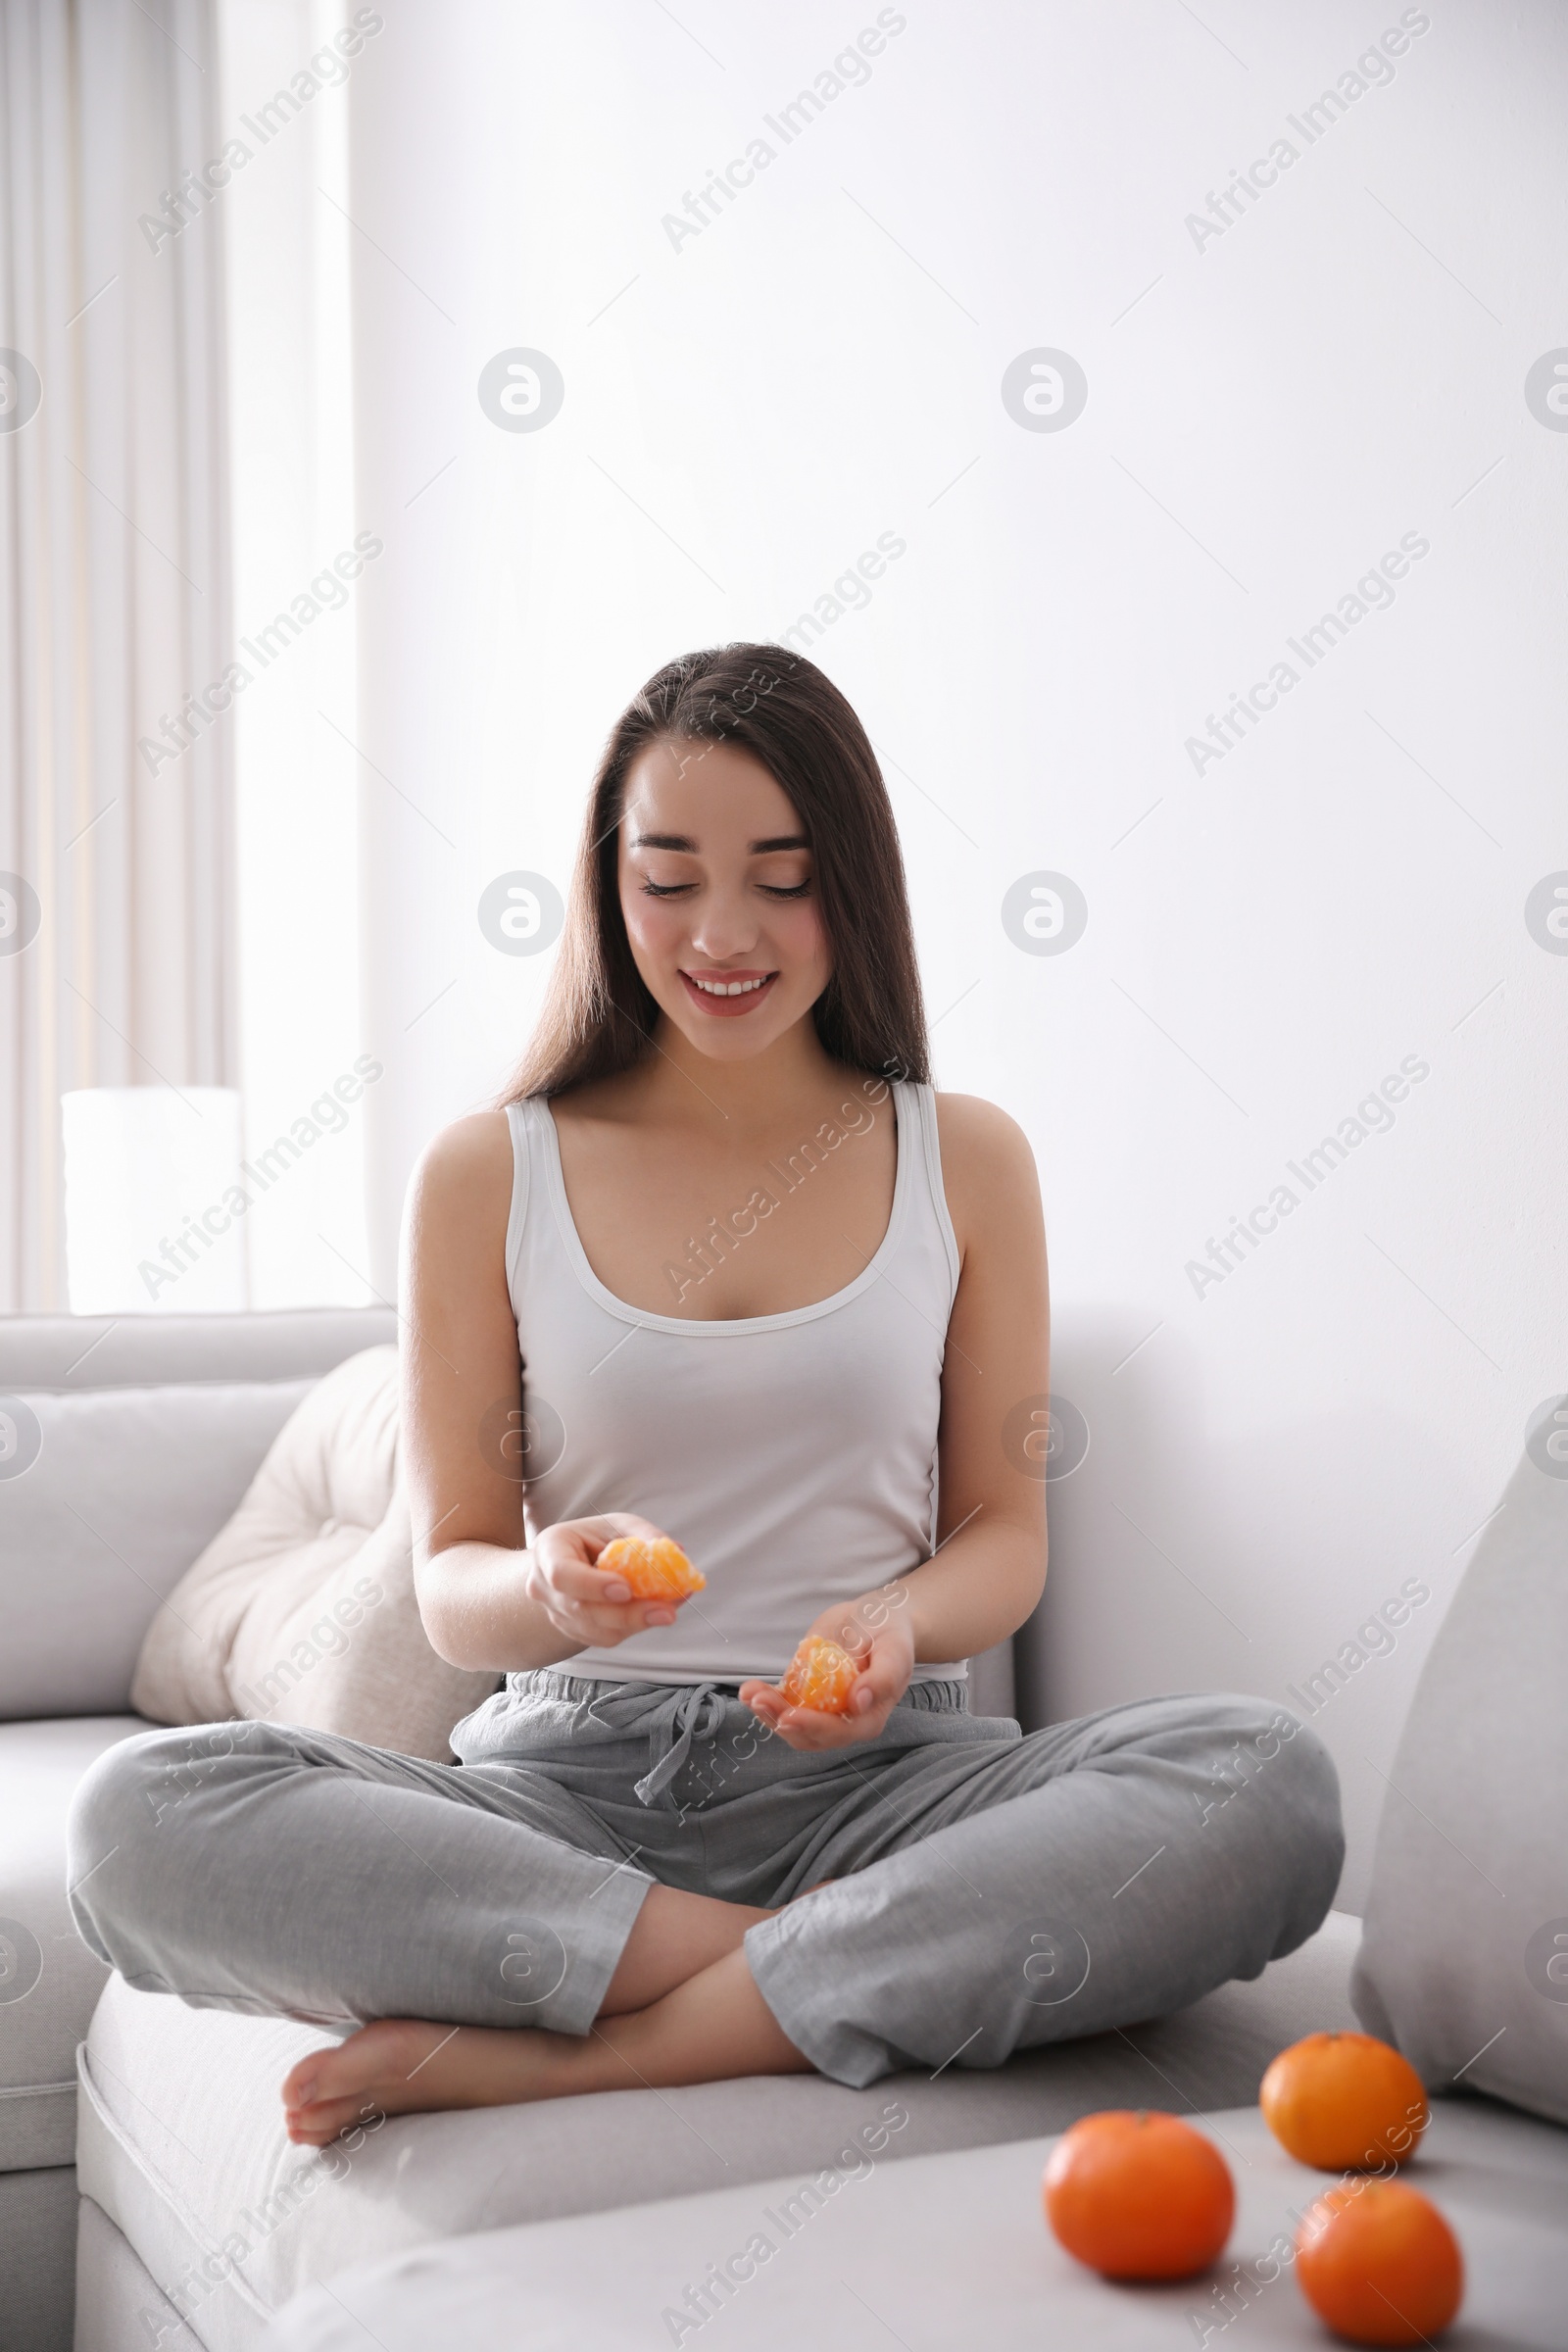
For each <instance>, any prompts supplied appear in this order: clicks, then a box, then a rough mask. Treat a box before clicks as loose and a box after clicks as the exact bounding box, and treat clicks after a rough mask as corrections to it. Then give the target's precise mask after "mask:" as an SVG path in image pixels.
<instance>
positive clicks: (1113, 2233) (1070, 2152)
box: [1042, 2107, 1236, 2278]
mask: <svg viewBox="0 0 1568 2352" xmlns="http://www.w3.org/2000/svg"><path fill="white" fill-rule="evenodd" d="M1042 2193H1043V2196H1044V2200H1045V2207H1046V2219H1047V2221H1048V2222H1049V2223H1050V2224H1051V2227H1052V2229H1054V2231H1055V2233H1056V2236H1057V2237H1058V2238H1059V2239H1060V2241H1061V2243H1062V2244H1063V2245H1064V2246H1065V2247H1066V2249H1067V2251H1068V2253H1069V2254H1071V2255H1073V2256H1075V2257H1076V2259H1077V2260H1078V2261H1079V2262H1082V2263H1085V2264H1087V2265H1088V2267H1089V2269H1090V2270H1092V2271H1099V2272H1100V2273H1101V2275H1102V2277H1103V2278H1194V2277H1196V2275H1197V2274H1198V2272H1200V2271H1206V2270H1207V2268H1208V2266H1209V2264H1210V2263H1211V2262H1212V2261H1213V2260H1214V2258H1215V2256H1216V2255H1217V2254H1218V2253H1219V2251H1220V2249H1221V2247H1222V2246H1223V2245H1224V2243H1225V2240H1226V2239H1227V2238H1228V2237H1229V2235H1230V2233H1231V2224H1232V2222H1233V2221H1234V2220H1235V2218H1236V2189H1235V2185H1234V2183H1233V2182H1232V2180H1231V2175H1230V2167H1229V2165H1228V2164H1227V2163H1226V2162H1225V2159H1224V2157H1223V2156H1222V2155H1221V2154H1220V2152H1219V2150H1218V2148H1216V2147H1215V2145H1214V2143H1213V2141H1212V2140H1211V2139H1205V2138H1204V2136H1203V2134H1202V2132H1201V2131H1194V2130H1193V2128H1192V2126H1191V2124H1184V2123H1183V2122H1182V2121H1181V2119H1180V2118H1179V2117H1178V2116H1174V2115H1161V2114H1158V2113H1154V2112H1150V2111H1147V2110H1146V2111H1144V2112H1141V2113H1136V2114H1135V2113H1133V2112H1131V2111H1129V2110H1127V2109H1125V2108H1116V2107H1111V2108H1106V2109H1105V2110H1104V2112H1103V2114H1100V2115H1086V2116H1084V2117H1083V2118H1082V2120H1081V2121H1080V2122H1078V2123H1076V2124H1074V2125H1073V2127H1072V2129H1071V2131H1064V2132H1063V2133H1062V2135H1061V2137H1060V2139H1058V2140H1057V2142H1056V2144H1055V2146H1054V2148H1053V2150H1052V2152H1051V2161H1050V2163H1049V2164H1048V2165H1047V2166H1046V2177H1045V2180H1044V2182H1043V2184H1042Z"/></svg>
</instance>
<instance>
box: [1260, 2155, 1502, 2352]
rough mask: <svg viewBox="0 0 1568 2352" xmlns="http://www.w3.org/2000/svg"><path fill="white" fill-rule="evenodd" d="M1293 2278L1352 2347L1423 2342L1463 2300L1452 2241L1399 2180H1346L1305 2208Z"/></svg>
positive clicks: (1423, 2200)
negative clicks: (1294, 2277) (1298, 2280)
mask: <svg viewBox="0 0 1568 2352" xmlns="http://www.w3.org/2000/svg"><path fill="white" fill-rule="evenodd" d="M1296 2275H1297V2277H1298V2278H1299V2279H1300V2281H1301V2292H1302V2293H1303V2294H1304V2295H1305V2297H1306V2299H1307V2301H1308V2302H1309V2303H1310V2304H1311V2306H1312V2309H1313V2310H1314V2311H1315V2312H1316V2313H1317V2315H1318V2318H1319V2319H1320V2320H1323V2321H1326V2323H1327V2324H1328V2326H1329V2327H1332V2328H1333V2329H1334V2332H1335V2333H1336V2335H1341V2336H1344V2337H1345V2339H1346V2341H1347V2342H1348V2343H1352V2344H1419V2343H1425V2342H1427V2341H1429V2340H1430V2339H1431V2338H1432V2337H1433V2336H1435V2335H1436V2334H1437V2333H1438V2332H1439V2330H1440V2329H1441V2328H1444V2327H1447V2325H1448V2322H1449V2321H1450V2320H1451V2319H1452V2318H1453V2316H1454V2314H1455V2312H1457V2310H1458V2308H1459V2305H1460V2303H1461V2301H1462V2300H1463V2297H1464V2257H1463V2255H1462V2254H1461V2253H1460V2251H1459V2242H1458V2240H1457V2238H1456V2237H1455V2236H1454V2234H1453V2231H1452V2230H1451V2229H1449V2227H1448V2225H1447V2223H1446V2221H1445V2220H1444V2218H1443V2216H1442V2214H1441V2213H1440V2212H1439V2211H1438V2209H1437V2207H1436V2206H1435V2205H1434V2204H1433V2203H1432V2201H1431V2199H1430V2198H1429V2197H1424V2196H1423V2195H1422V2194H1421V2191H1420V2190H1419V2189H1418V2188H1409V2187H1407V2186H1406V2184H1405V2183H1404V2182H1403V2181H1402V2180H1347V2181H1344V2182H1342V2183H1341V2185H1340V2186H1339V2187H1338V2188H1331V2189H1329V2190H1328V2191H1327V2193H1326V2194H1325V2195H1323V2196H1321V2197H1319V2198H1318V2200H1317V2203H1316V2204H1315V2205H1312V2206H1310V2207H1308V2209H1307V2212H1306V2213H1305V2215H1304V2216H1303V2218H1302V2221H1301V2227H1300V2229H1299V2230H1298V2232H1297V2237H1296Z"/></svg>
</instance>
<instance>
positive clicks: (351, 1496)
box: [131, 1347, 501, 1763]
mask: <svg viewBox="0 0 1568 2352" xmlns="http://www.w3.org/2000/svg"><path fill="white" fill-rule="evenodd" d="M397 1440H398V1388H397V1349H396V1348H392V1347H383V1348H365V1349H363V1350H362V1351H361V1352H360V1353H359V1354H358V1355H353V1356H350V1357H349V1358H348V1359H347V1360H346V1361H345V1362H343V1363H341V1364H339V1365H337V1367H336V1368H335V1369H334V1370H333V1371H331V1372H329V1373H328V1374H327V1375H326V1377H325V1379H324V1380H321V1381H319V1382H318V1383H317V1385H316V1386H315V1387H314V1388H313V1389H312V1390H311V1392H310V1394H309V1396H308V1397H306V1398H305V1399H304V1401H303V1402H302V1403H301V1404H300V1405H299V1406H298V1408H297V1410H296V1411H295V1412H294V1413H293V1414H292V1415H291V1417H290V1419H289V1421H288V1423H287V1425H286V1426H285V1427H284V1428H283V1430H282V1431H281V1432H280V1433H279V1435H278V1437H277V1439H276V1442H275V1443H274V1444H273V1446H272V1447H271V1449H270V1452H269V1454H268V1456H267V1459H266V1460H265V1461H264V1462H263V1463H262V1465H261V1468H260V1469H259V1470H258V1471H257V1473H256V1476H255V1478H254V1480H253V1481H252V1483H251V1486H250V1489H249V1491H248V1493H247V1494H246V1495H245V1497H244V1499H243V1501H241V1502H240V1504H239V1507H238V1508H237V1509H236V1510H235V1512H234V1514H233V1517H232V1518H231V1519H230V1520H229V1521H228V1524H227V1525H226V1526H225V1527H223V1528H221V1530H220V1531H219V1532H218V1533H217V1534H216V1535H215V1536H214V1538H213V1540H212V1542H211V1543H210V1544H208V1546H207V1548H206V1550H205V1551H204V1552H203V1553H202V1555H201V1557H200V1559H198V1560H197V1561H195V1563H194V1564H193V1565H192V1566H191V1567H190V1569H189V1570H188V1571H187V1573H186V1575H185V1576H184V1577H182V1578H181V1580H180V1582H179V1584H178V1585H176V1587H175V1588H174V1590H173V1592H172V1593H171V1594H170V1595H169V1599H168V1601H167V1603H166V1604H165V1606H164V1607H163V1608H161V1609H160V1610H159V1611H158V1613H157V1615H156V1616H155V1617H154V1618H153V1621H152V1623H151V1624H150V1625H149V1627H148V1629H147V1635H146V1639H145V1641H144V1642H143V1644H142V1650H141V1656H140V1658H139V1659H138V1660H137V1664H136V1672H135V1678H134V1681H133V1683H132V1685H131V1695H132V1700H133V1703H134V1704H135V1705H136V1706H137V1707H138V1708H139V1709H140V1710H141V1712H142V1713H143V1714H144V1715H148V1716H150V1717H152V1718H153V1719H154V1721H156V1722H159V1723H215V1722H220V1721H222V1720H224V1719H225V1718H227V1717H229V1716H231V1715H242V1716H250V1717H257V1716H266V1717H270V1718H272V1719H273V1720H275V1721H278V1722H284V1723H304V1724H311V1725H313V1726H314V1727H315V1728H316V1729H317V1730H318V1731H324V1732H342V1733H344V1734H346V1736H347V1737H348V1738H350V1739H352V1740H369V1741H371V1742H372V1743H373V1744H374V1745H375V1746H378V1747H390V1748H395V1749H397V1750H398V1751H399V1752H400V1753H401V1754H403V1755H410V1756H430V1757H433V1758H435V1759H436V1760H437V1761H438V1762H443V1763H444V1762H447V1761H448V1760H449V1759H450V1757H451V1752H452V1751H451V1749H450V1747H449V1746H448V1744H447V1734H448V1733H449V1732H450V1731H451V1729H452V1726H453V1725H454V1724H455V1723H456V1722H457V1721H458V1720H459V1718H460V1717H462V1716H464V1715H466V1714H468V1713H469V1712H470V1711H471V1710H472V1709H473V1708H474V1707H476V1706H477V1705H478V1704H479V1702H480V1700H481V1699H484V1698H487V1697H488V1696H489V1694H490V1692H491V1691H494V1690H495V1689H496V1688H497V1685H498V1684H499V1682H500V1679H501V1678H500V1676H499V1675H496V1674H490V1673H485V1674H474V1673H467V1672H465V1671H463V1670H462V1669H461V1668H459V1667H456V1666H449V1665H448V1664H447V1663H446V1661H445V1659H443V1658H439V1657H437V1655H436V1653H435V1651H434V1650H433V1649H432V1648H431V1647H430V1644H429V1642H428V1641H427V1640H426V1638H425V1633H424V1628H423V1626H422V1625H421V1623H420V1621H419V1610H418V1603H417V1599H416V1596H415V1590H414V1560H413V1538H412V1534H411V1530H410V1524H409V1506H408V1501H407V1497H406V1496H405V1495H404V1493H403V1489H402V1487H401V1485H400V1484H399V1482H398V1477H397Z"/></svg>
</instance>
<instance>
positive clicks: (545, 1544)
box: [523, 1511, 680, 1649]
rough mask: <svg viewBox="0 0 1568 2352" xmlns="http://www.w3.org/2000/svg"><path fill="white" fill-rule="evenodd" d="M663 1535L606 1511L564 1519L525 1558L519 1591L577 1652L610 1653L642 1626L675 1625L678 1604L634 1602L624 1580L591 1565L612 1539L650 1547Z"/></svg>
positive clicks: (628, 1515)
mask: <svg viewBox="0 0 1568 2352" xmlns="http://www.w3.org/2000/svg"><path fill="white" fill-rule="evenodd" d="M662 1535H663V1530H662V1528H658V1527H655V1526H654V1524H653V1522H652V1521H651V1520H648V1519H639V1518H638V1517H637V1516H636V1514H635V1512H632V1511H606V1512H604V1513H602V1514H601V1516H600V1517H598V1518H596V1519H562V1520H558V1522H557V1523H556V1525H555V1526H554V1527H547V1528H546V1529H545V1530H544V1532H543V1533H542V1534H541V1535H540V1536H539V1537H538V1539H537V1541H536V1542H534V1543H533V1544H530V1545H529V1547H528V1550H527V1553H526V1555H525V1557H526V1559H527V1563H528V1565H527V1568H526V1571H525V1572H524V1579H523V1591H524V1592H525V1593H526V1595H527V1597H528V1598H529V1600H532V1601H536V1602H537V1603H538V1605H539V1606H540V1607H541V1608H542V1609H543V1610H544V1612H545V1615H546V1616H547V1617H548V1618H549V1620H550V1622H551V1624H552V1625H553V1626H554V1627H555V1628H556V1630H557V1632H558V1633H561V1634H564V1636H565V1637H566V1639H567V1641H568V1642H576V1644H577V1645H578V1647H579V1648H581V1649H613V1648H614V1647H615V1645H616V1644H617V1643H618V1642H624V1641H625V1640H626V1639H627V1638H628V1636H629V1635H632V1634H640V1633H642V1632H643V1631H644V1629H645V1628H646V1627H649V1626H655V1625H673V1624H674V1622H675V1611H676V1609H677V1607H678V1606H679V1605H680V1604H679V1603H678V1602H677V1601H673V1600H662V1599H661V1600H637V1599H634V1598H633V1596H632V1592H631V1588H630V1586H629V1585H628V1584H627V1583H626V1582H625V1580H624V1579H623V1578H622V1577H618V1576H615V1575H613V1574H610V1573H607V1572H606V1571H605V1570H604V1569H602V1568H597V1567H595V1565H594V1562H595V1561H596V1560H597V1559H598V1557H599V1554H600V1553H601V1552H602V1551H603V1550H604V1548H605V1545H606V1544H609V1543H610V1542H612V1540H613V1538H614V1537H616V1536H640V1537H642V1539H643V1541H644V1542H645V1543H650V1544H651V1543H654V1542H657V1541H658V1540H659V1538H661V1537H662Z"/></svg>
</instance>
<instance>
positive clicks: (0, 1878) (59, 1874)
mask: <svg viewBox="0 0 1568 2352" xmlns="http://www.w3.org/2000/svg"><path fill="white" fill-rule="evenodd" d="M146 1728H147V1727H146V1725H145V1724H144V1723H142V1722H140V1721H139V1720H138V1718H137V1717H136V1716H134V1715H109V1716H104V1715H74V1716H67V1717H64V1718H63V1719H60V1720H57V1721H55V1722H53V1723H0V2173H13V2172H25V2171H26V2170H28V2169H29V2168H30V2167H32V2166H35V2165H53V2164H70V2163H71V2161H72V2157H73V2151H74V2149H75V2144H76V2044H77V2043H78V2042H79V2041H80V2040H81V2038H82V2036H83V2034H85V2033H86V2031H87V2024H88V2020H89V2019H90V2018H91V2016H92V2013H93V2006H94V2004H95V2002H96V2001H97V1998H98V1995H99V1993H100V1992H101V1991H102V1990H103V1987H104V1981H105V1979H106V1978H107V1977H108V1975H109V1971H108V1969H107V1968H105V1966H104V1964H103V1962H102V1961H101V1960H98V1959H96V1958H95V1957H94V1956H93V1954H92V1953H91V1952H89V1951H88V1949H87V1947H86V1945H85V1944H84V1943H83V1942H82V1940H81V1938H80V1936H78V1935H77V1934H76V1930H75V1927H74V1925H73V1921H72V1917H71V1912H70V1909H69V1907H68V1905H67V1902H66V1814H67V1811H68V1809H69V1807H70V1804H71V1797H72V1792H73V1789H74V1788H75V1786H76V1783H77V1782H78V1781H79V1780H80V1778H81V1776H82V1774H83V1773H84V1772H85V1771H86V1769H87V1767H88V1765H89V1764H90V1763H91V1762H92V1761H93V1759H94V1757H95V1756H99V1755H101V1754H102V1753H103V1751H104V1749H105V1748H106V1747H111V1746H113V1744H114V1742H115V1741H116V1740H124V1739H126V1738H128V1737H129V1735H130V1734H131V1733H132V1732H142V1731H145V1730H146Z"/></svg>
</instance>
